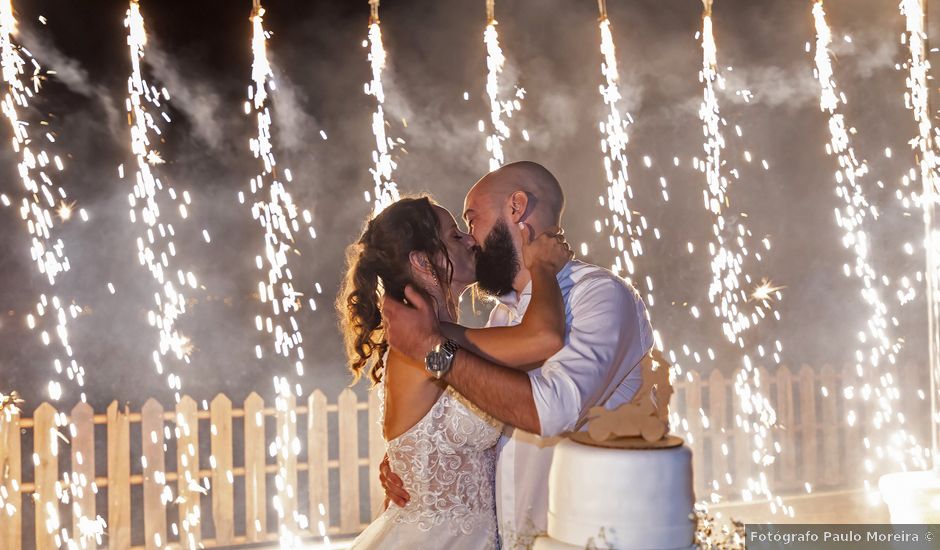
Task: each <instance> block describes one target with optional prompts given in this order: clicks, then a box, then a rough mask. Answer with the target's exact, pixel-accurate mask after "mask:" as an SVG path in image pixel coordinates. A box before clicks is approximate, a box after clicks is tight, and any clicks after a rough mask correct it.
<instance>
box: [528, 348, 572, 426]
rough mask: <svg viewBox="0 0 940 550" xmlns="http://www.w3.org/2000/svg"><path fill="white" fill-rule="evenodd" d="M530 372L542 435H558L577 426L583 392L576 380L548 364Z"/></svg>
mask: <svg viewBox="0 0 940 550" xmlns="http://www.w3.org/2000/svg"><path fill="white" fill-rule="evenodd" d="M546 367H548V368H546ZM528 374H529V381H530V382H531V384H532V400H533V401H534V402H535V411H536V413H538V416H539V428H540V431H541V433H540V434H539V435H541V436H542V437H554V436H556V435H558V434H560V433H562V432H566V431H569V430H572V429H574V427H575V425H576V424H577V422H578V415H579V414H580V412H581V398H580V393H579V392H578V389H577V387H576V386H575V384H574V381H573V380H571V378H569V377H568V376H566V375H565V374H564V373H562V372H561V371H559V370H554V369H552V368H551V367H550V366H547V365H543V366H542V368H539V369H534V370H531V371H529V373H528Z"/></svg>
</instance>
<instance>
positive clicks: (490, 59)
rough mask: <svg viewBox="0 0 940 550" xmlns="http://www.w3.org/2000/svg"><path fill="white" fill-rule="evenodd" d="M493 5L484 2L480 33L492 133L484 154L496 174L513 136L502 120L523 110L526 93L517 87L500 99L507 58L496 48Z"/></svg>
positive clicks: (482, 126)
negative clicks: (484, 17)
mask: <svg viewBox="0 0 940 550" xmlns="http://www.w3.org/2000/svg"><path fill="white" fill-rule="evenodd" d="M495 1H496V0H486V29H485V30H484V31H483V43H484V44H485V45H486V95H487V96H489V98H490V124H491V126H492V128H491V132H490V133H489V134H487V136H486V150H487V151H489V153H490V171H492V170H496V169H497V168H499V167H500V166H502V165H503V163H504V162H505V161H506V157H505V155H504V153H503V142H504V141H506V140H508V139H509V138H510V136H512V130H510V129H509V125H508V124H507V123H506V121H505V120H503V115H506V118H512V114H513V113H514V112H516V111H519V110H520V109H522V100H523V99H524V98H525V89H524V88H519V87H516V89H515V90H516V91H515V94H514V95H513V97H510V98H508V99H501V98H500V93H499V88H500V75H502V73H503V67H504V66H505V65H506V56H505V55H503V50H502V48H500V46H499V34H498V33H497V32H496V25H498V24H499V23H498V22H497V21H496V13H495ZM479 130H480V132H485V131H486V125H485V124H484V123H483V121H482V120H481V121H480V122H479ZM523 137H524V138H525V139H526V140H528V132H527V131H525V130H523Z"/></svg>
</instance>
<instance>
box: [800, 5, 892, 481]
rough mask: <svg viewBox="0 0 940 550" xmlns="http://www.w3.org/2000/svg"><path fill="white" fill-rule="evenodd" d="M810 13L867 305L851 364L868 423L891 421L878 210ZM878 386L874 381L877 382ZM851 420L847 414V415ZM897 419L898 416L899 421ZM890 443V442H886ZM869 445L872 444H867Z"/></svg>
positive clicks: (847, 223) (845, 220)
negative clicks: (871, 231)
mask: <svg viewBox="0 0 940 550" xmlns="http://www.w3.org/2000/svg"><path fill="white" fill-rule="evenodd" d="M813 19H814V21H815V26H816V53H815V61H816V70H815V74H816V78H817V80H818V81H819V85H820V99H819V107H820V109H821V110H822V111H823V112H824V113H826V114H828V115H829V134H830V141H829V143H828V144H826V152H827V153H828V154H830V155H835V156H836V158H837V159H838V163H839V169H838V170H836V172H835V182H836V195H837V196H838V197H839V198H841V199H842V202H843V203H844V204H843V206H842V207H841V208H837V209H836V211H835V215H836V223H837V225H838V226H839V227H841V228H842V230H843V232H844V235H843V238H842V245H843V246H844V247H846V248H851V249H852V251H853V252H854V253H855V266H854V268H852V269H850V268H849V266H848V265H846V266H845V273H846V275H849V274H852V275H854V276H856V277H858V278H859V279H860V280H861V282H862V288H861V289H860V290H861V297H862V299H863V300H864V302H865V303H866V304H867V305H868V307H869V309H870V313H871V316H870V318H869V319H868V321H867V323H866V325H867V331H866V332H860V333H859V340H860V343H861V344H862V346H864V347H866V348H867V349H856V351H855V370H856V375H857V376H858V379H859V384H860V385H861V391H860V392H858V395H859V396H860V397H862V399H864V400H866V401H869V400H872V399H871V398H873V401H874V402H875V403H876V404H877V409H878V410H877V411H876V412H875V413H874V419H873V424H874V425H876V426H878V427H879V428H880V427H882V425H883V423H888V424H890V423H892V419H894V418H895V417H896V416H897V414H898V413H897V411H895V410H894V405H893V403H895V402H897V401H898V400H899V399H900V395H901V394H900V390H899V388H897V387H896V385H895V384H894V383H893V380H894V379H893V377H892V376H890V374H889V375H887V376H886V375H885V373H884V372H883V371H884V365H883V364H882V360H883V359H887V361H888V363H890V364H891V365H894V364H895V362H896V355H897V353H898V351H899V350H900V343H899V341H898V340H897V339H892V338H889V336H888V331H889V327H888V307H887V305H886V304H885V302H884V301H883V300H882V299H881V294H880V292H879V289H878V286H879V284H880V282H879V281H881V279H882V277H881V276H880V275H879V274H878V273H877V272H876V271H875V268H874V267H873V266H872V264H871V260H870V253H871V240H870V237H869V235H868V233H867V231H866V229H865V227H866V222H867V221H868V220H869V219H876V218H877V216H878V211H877V209H876V208H875V207H874V205H871V204H870V203H869V201H868V199H867V198H866V196H865V191H864V189H863V187H862V180H863V178H864V176H865V175H866V174H867V173H868V166H867V165H866V164H865V163H864V162H863V161H861V160H859V159H858V157H857V156H856V154H855V150H854V148H853V147H852V142H851V138H850V135H849V131H848V129H847V128H846V123H845V118H844V116H843V114H842V112H841V108H840V107H841V105H843V104H845V103H846V101H845V95H844V94H842V93H841V92H839V91H838V88H837V85H836V81H835V78H834V76H833V69H832V63H831V59H830V56H829V47H830V45H831V43H832V31H831V29H830V28H829V25H828V23H827V22H826V13H825V10H824V8H823V3H822V1H821V0H817V1H816V2H814V4H813ZM875 378H877V379H878V380H880V384H879V385H872V384H871V383H870V382H869V380H871V379H875ZM879 386H880V387H879ZM854 389H855V388H854V386H852V385H848V384H846V388H845V390H846V391H847V392H848V393H847V396H848V397H849V398H850V399H852V398H854V397H855V395H856V392H855V391H854ZM846 414H847V419H851V418H854V417H855V416H856V415H857V414H860V412H859V411H856V410H855V408H854V407H852V408H851V409H850V410H848V411H847V413H846ZM849 422H851V420H849ZM900 423H901V424H903V421H900ZM898 435H899V436H900V437H901V439H902V440H904V441H908V437H909V436H910V434H908V433H907V432H906V431H905V430H903V429H901V430H899V432H898ZM885 441H888V442H891V441H898V439H897V438H896V437H887V438H886V439H885ZM880 443H881V442H878V441H875V442H873V445H872V446H869V450H868V451H867V453H868V454H869V457H868V460H866V464H867V465H871V464H873V458H874V457H872V456H870V455H872V454H874V455H876V456H879V457H882V456H887V457H892V458H894V457H897V456H898V453H897V452H896V451H895V450H890V451H889V452H888V454H887V455H885V454H884V449H883V448H882V446H881V444H880ZM889 444H890V443H889ZM871 447H874V448H873V449H872V448H871ZM872 469H873V466H872V467H871V468H868V471H867V472H866V473H865V474H866V475H868V474H871V473H872ZM865 485H866V488H868V489H872V486H871V482H870V480H868V479H866V480H865Z"/></svg>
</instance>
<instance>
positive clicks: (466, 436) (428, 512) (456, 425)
mask: <svg viewBox="0 0 940 550" xmlns="http://www.w3.org/2000/svg"><path fill="white" fill-rule="evenodd" d="M377 391H378V392H379V394H378V395H379V403H380V407H381V409H380V411H381V414H380V416H379V417H380V418H384V415H385V384H384V382H382V383H380V384H379V386H378V388H377ZM501 432H502V426H501V425H500V424H499V423H498V422H497V421H496V420H494V419H493V418H491V417H489V416H487V415H485V414H484V413H482V411H479V410H478V409H477V408H476V407H474V406H472V405H471V404H470V403H469V402H468V401H466V400H465V399H464V398H463V396H461V395H460V394H458V393H457V392H456V391H454V390H453V389H451V388H447V389H446V390H445V391H444V392H443V393H442V394H441V396H440V397H439V398H438V400H437V401H436V402H435V403H434V405H433V406H432V407H431V410H429V411H428V413H427V414H426V415H425V416H424V418H422V419H421V420H420V421H418V423H417V424H415V425H414V426H412V427H411V429H409V430H408V431H407V432H405V433H403V434H402V435H400V436H398V437H397V438H395V439H393V440H391V441H389V442H388V443H387V447H386V449H387V452H388V460H389V466H391V469H392V471H393V472H395V473H396V474H398V475H399V477H401V479H402V482H403V483H404V486H405V490H407V491H408V493H409V494H410V495H411V499H410V500H409V501H408V504H406V505H405V507H404V508H402V509H401V510H400V512H399V513H398V514H396V518H395V521H396V522H399V523H412V524H416V525H417V527H418V528H419V529H421V530H422V531H429V530H431V529H432V528H434V527H437V526H439V525H443V524H446V525H447V527H448V528H449V529H450V531H451V532H452V533H454V534H463V535H470V534H474V535H478V536H482V535H484V533H485V534H486V536H489V537H492V538H494V539H495V537H496V502H495V500H496V497H495V492H494V488H495V475H496V447H495V446H496V442H497V441H498V440H499V436H500V433H501Z"/></svg>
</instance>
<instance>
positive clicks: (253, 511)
mask: <svg viewBox="0 0 940 550" xmlns="http://www.w3.org/2000/svg"><path fill="white" fill-rule="evenodd" d="M265 440H266V439H265V435H264V400H262V399H261V396H260V395H258V394H257V393H255V392H251V394H250V395H249V396H248V398H247V399H245V441H246V442H247V441H259V442H260V441H265ZM265 475H266V474H265V445H258V444H254V445H250V444H248V445H245V537H246V539H247V540H248V541H249V542H258V541H261V540H263V538H264V534H265V533H267V532H268V503H267V500H266V497H265V494H266V490H265V484H266V480H265Z"/></svg>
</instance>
